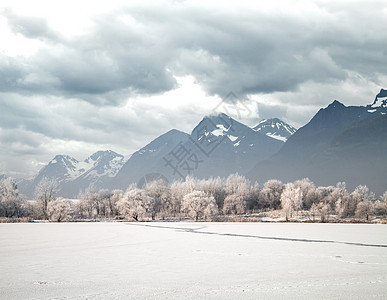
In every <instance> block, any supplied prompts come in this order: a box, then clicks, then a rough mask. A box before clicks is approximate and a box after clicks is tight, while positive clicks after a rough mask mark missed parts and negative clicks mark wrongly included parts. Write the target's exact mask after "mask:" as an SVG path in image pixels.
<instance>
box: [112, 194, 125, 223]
mask: <svg viewBox="0 0 387 300" xmlns="http://www.w3.org/2000/svg"><path fill="white" fill-rule="evenodd" d="M123 195H124V192H123V191H122V190H118V189H116V190H113V191H112V193H111V197H110V201H109V210H110V213H111V215H110V216H114V217H115V216H118V215H119V212H118V209H117V202H118V201H119V200H120V199H121V198H122V196H123Z"/></svg>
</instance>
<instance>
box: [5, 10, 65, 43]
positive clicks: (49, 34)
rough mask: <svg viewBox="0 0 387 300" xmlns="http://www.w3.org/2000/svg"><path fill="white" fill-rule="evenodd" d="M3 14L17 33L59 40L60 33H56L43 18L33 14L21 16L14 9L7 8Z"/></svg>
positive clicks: (28, 36) (29, 36)
mask: <svg viewBox="0 0 387 300" xmlns="http://www.w3.org/2000/svg"><path fill="white" fill-rule="evenodd" d="M3 15H4V16H5V17H6V18H7V21H8V24H9V26H10V28H11V29H12V30H13V32H15V33H20V34H22V35H24V36H25V37H27V38H37V39H42V40H47V41H50V40H57V39H58V38H59V35H58V33H55V32H54V31H52V30H51V28H50V27H49V26H48V23H47V21H46V20H45V19H43V18H38V17H33V16H20V15H17V14H15V13H14V12H13V11H12V10H10V9H6V10H4V11H3Z"/></svg>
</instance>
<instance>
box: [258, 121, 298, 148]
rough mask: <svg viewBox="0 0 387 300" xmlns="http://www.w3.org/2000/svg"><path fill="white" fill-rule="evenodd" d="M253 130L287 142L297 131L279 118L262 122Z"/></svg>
mask: <svg viewBox="0 0 387 300" xmlns="http://www.w3.org/2000/svg"><path fill="white" fill-rule="evenodd" d="M253 130H255V131H257V132H259V133H262V134H264V135H267V136H269V137H271V138H274V139H277V140H280V141H283V142H286V141H287V140H288V139H289V138H290V136H291V135H292V134H294V133H295V132H296V131H297V129H296V128H294V127H293V126H291V125H289V124H287V123H285V122H283V121H281V120H280V119H278V118H273V119H267V120H262V121H261V122H259V123H258V124H257V125H256V126H254V127H253Z"/></svg>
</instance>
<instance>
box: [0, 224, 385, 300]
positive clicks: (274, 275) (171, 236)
mask: <svg viewBox="0 0 387 300" xmlns="http://www.w3.org/2000/svg"><path fill="white" fill-rule="evenodd" d="M0 257H1V258H0V269H1V272H0V290H1V292H2V295H1V297H2V298H3V299H52V298H60V299H63V298H79V299H111V298H115V299H241V298H243V299H386V296H387V226H385V225H355V224H289V223H286V224H285V223H283V224H273V223H183V222H176V223H172V222H171V223H156V222H149V223H67V224H66V223H63V224H61V223H48V224H44V223H43V224H32V223H30V224H0Z"/></svg>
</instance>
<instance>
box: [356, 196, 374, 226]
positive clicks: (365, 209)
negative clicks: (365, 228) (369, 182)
mask: <svg viewBox="0 0 387 300" xmlns="http://www.w3.org/2000/svg"><path fill="white" fill-rule="evenodd" d="M373 209H374V206H373V203H372V202H371V201H370V200H365V201H361V202H359V203H358V204H357V206H356V211H355V216H356V217H358V218H362V219H366V220H367V221H368V219H369V216H370V215H371V214H372V213H373Z"/></svg>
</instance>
